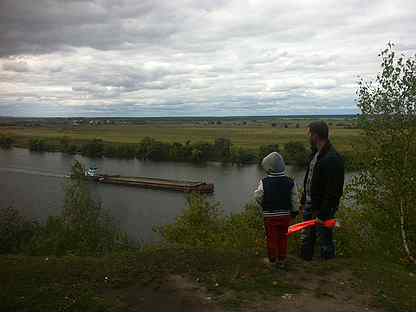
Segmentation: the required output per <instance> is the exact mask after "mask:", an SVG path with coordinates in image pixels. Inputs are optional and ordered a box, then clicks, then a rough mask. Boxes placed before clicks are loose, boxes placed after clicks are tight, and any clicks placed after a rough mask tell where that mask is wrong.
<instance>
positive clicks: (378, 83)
mask: <svg viewBox="0 0 416 312" xmlns="http://www.w3.org/2000/svg"><path fill="white" fill-rule="evenodd" d="M381 58H382V63H381V68H382V70H381V73H379V74H378V75H377V78H376V80H375V81H374V82H371V81H370V82H368V81H365V80H361V81H360V82H359V90H358V91H357V94H358V107H359V108H360V110H361V115H360V127H361V128H362V129H363V130H364V131H363V132H364V135H363V142H364V143H365V144H363V149H364V151H363V153H360V161H361V163H362V164H364V166H365V170H363V171H362V172H361V173H360V175H359V177H358V178H356V179H355V183H354V194H355V200H356V201H357V203H358V204H359V206H360V209H361V210H362V216H363V218H365V220H366V221H367V222H368V224H369V225H370V226H371V229H372V230H373V231H374V237H377V238H378V241H379V242H380V243H382V244H384V246H385V248H383V249H381V250H383V251H384V254H385V255H387V256H389V257H391V258H393V259H395V260H396V261H397V260H403V259H406V260H407V261H409V262H413V263H415V264H416V231H415V228H416V206H415V204H414V203H415V201H416V192H415V189H416V179H415V176H416V126H415V120H416V108H415V85H416V56H414V57H410V58H407V59H405V57H404V56H400V57H397V56H396V53H395V51H394V49H393V45H392V44H389V45H388V47H387V48H386V49H385V50H384V51H383V52H382V53H381Z"/></svg>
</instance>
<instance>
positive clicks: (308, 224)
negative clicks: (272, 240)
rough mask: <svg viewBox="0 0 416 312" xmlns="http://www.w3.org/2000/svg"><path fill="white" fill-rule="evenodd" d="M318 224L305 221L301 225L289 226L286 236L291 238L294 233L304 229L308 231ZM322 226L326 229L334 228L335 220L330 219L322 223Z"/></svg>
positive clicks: (312, 221) (314, 221)
mask: <svg viewBox="0 0 416 312" xmlns="http://www.w3.org/2000/svg"><path fill="white" fill-rule="evenodd" d="M318 223H319V222H318V221H316V220H309V221H305V222H301V223H297V224H293V225H291V226H289V229H288V231H287V235H288V236H291V235H292V234H294V233H296V232H300V231H302V230H304V229H308V228H311V227H314V226H316V225H317V224H318ZM322 225H323V226H324V227H327V228H330V229H332V228H334V227H336V226H338V223H337V220H335V219H330V220H326V221H324V222H322Z"/></svg>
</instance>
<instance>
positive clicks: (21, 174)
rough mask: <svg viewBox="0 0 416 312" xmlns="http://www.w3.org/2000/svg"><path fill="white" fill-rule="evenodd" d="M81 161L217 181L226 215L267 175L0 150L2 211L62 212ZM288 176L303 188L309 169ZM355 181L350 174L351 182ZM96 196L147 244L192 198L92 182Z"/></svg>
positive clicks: (113, 169) (37, 215) (215, 166)
mask: <svg viewBox="0 0 416 312" xmlns="http://www.w3.org/2000/svg"><path fill="white" fill-rule="evenodd" d="M75 159H78V160H80V161H81V162H83V163H84V164H85V165H86V166H88V165H90V164H91V163H94V164H95V165H96V166H97V167H98V168H99V172H100V173H103V174H120V175H126V176H148V177H158V178H172V179H183V180H198V181H200V180H202V181H206V182H210V183H214V185H215V192H214V194H213V195H211V196H209V198H210V200H213V201H219V202H220V203H221V205H222V209H223V211H224V212H225V213H227V214H228V213H233V212H240V211H241V210H242V209H243V208H244V205H245V204H246V203H248V202H249V201H250V200H252V194H253V191H254V189H255V188H256V186H257V183H258V181H259V179H261V177H263V176H264V172H263V171H262V170H261V169H260V168H259V167H258V166H257V165H245V166H235V165H234V166H233V165H229V164H221V163H216V162H209V163H206V164H192V163H178V162H151V161H140V160H137V159H131V160H122V159H113V158H102V159H97V160H91V159H88V158H85V157H82V156H79V155H67V154H63V153H46V152H45V153H35V152H30V151H29V150H27V149H21V148H13V149H10V150H1V149H0V175H1V179H0V207H7V206H13V207H15V208H17V209H19V210H20V211H21V212H22V213H23V214H24V215H25V216H26V217H28V218H30V219H35V220H39V221H45V220H46V218H47V217H48V216H49V215H57V214H59V213H60V212H61V211H62V207H63V199H64V189H63V186H64V183H65V180H66V178H65V176H66V175H67V174H68V173H69V171H70V168H71V164H72V163H73V161H74V160H75ZM287 173H288V174H289V175H290V176H292V177H294V178H295V180H296V182H297V184H298V185H301V184H302V179H303V175H304V171H303V170H299V169H295V168H294V167H291V166H287ZM347 179H348V180H349V179H350V176H348V178H347ZM91 190H92V192H93V194H94V197H95V198H96V199H97V200H99V201H101V203H102V205H103V207H104V208H105V209H108V210H109V211H110V212H111V214H112V215H113V217H114V218H115V219H116V221H117V222H118V224H119V225H120V227H121V229H122V230H124V231H126V232H127V233H128V235H130V236H131V237H133V238H135V239H138V240H140V241H141V242H145V243H150V242H154V241H157V240H158V238H159V237H158V235H157V233H155V232H154V231H153V227H154V226H158V225H163V224H167V223H171V222H173V221H174V220H175V218H176V217H177V216H178V215H180V214H181V212H182V211H183V209H184V208H185V207H186V195H185V194H183V193H180V192H174V191H162V190H151V189H141V188H135V187H128V186H117V185H109V184H95V183H91Z"/></svg>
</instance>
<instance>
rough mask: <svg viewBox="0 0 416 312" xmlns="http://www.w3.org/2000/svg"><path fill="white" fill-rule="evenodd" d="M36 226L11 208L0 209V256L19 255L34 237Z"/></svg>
mask: <svg viewBox="0 0 416 312" xmlns="http://www.w3.org/2000/svg"><path fill="white" fill-rule="evenodd" d="M37 228H38V226H37V224H36V223H34V222H30V221H28V220H26V219H25V218H24V217H23V216H22V215H21V214H20V213H19V211H18V210H16V209H15V208H13V207H7V208H0V254H13V253H20V252H23V251H24V250H25V248H26V247H27V245H28V244H29V243H30V241H31V239H32V237H33V236H34V235H35V232H36V230H37Z"/></svg>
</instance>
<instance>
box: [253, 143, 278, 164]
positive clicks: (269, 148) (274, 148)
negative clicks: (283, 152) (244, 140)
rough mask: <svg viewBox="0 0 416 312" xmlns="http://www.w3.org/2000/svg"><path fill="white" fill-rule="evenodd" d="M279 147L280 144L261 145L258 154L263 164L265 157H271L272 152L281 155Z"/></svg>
mask: <svg viewBox="0 0 416 312" xmlns="http://www.w3.org/2000/svg"><path fill="white" fill-rule="evenodd" d="M279 151H280V150H279V145H278V144H269V145H260V147H259V153H258V160H259V162H261V161H262V160H263V158H264V157H266V156H267V155H269V154H270V153H272V152H278V153H279Z"/></svg>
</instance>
